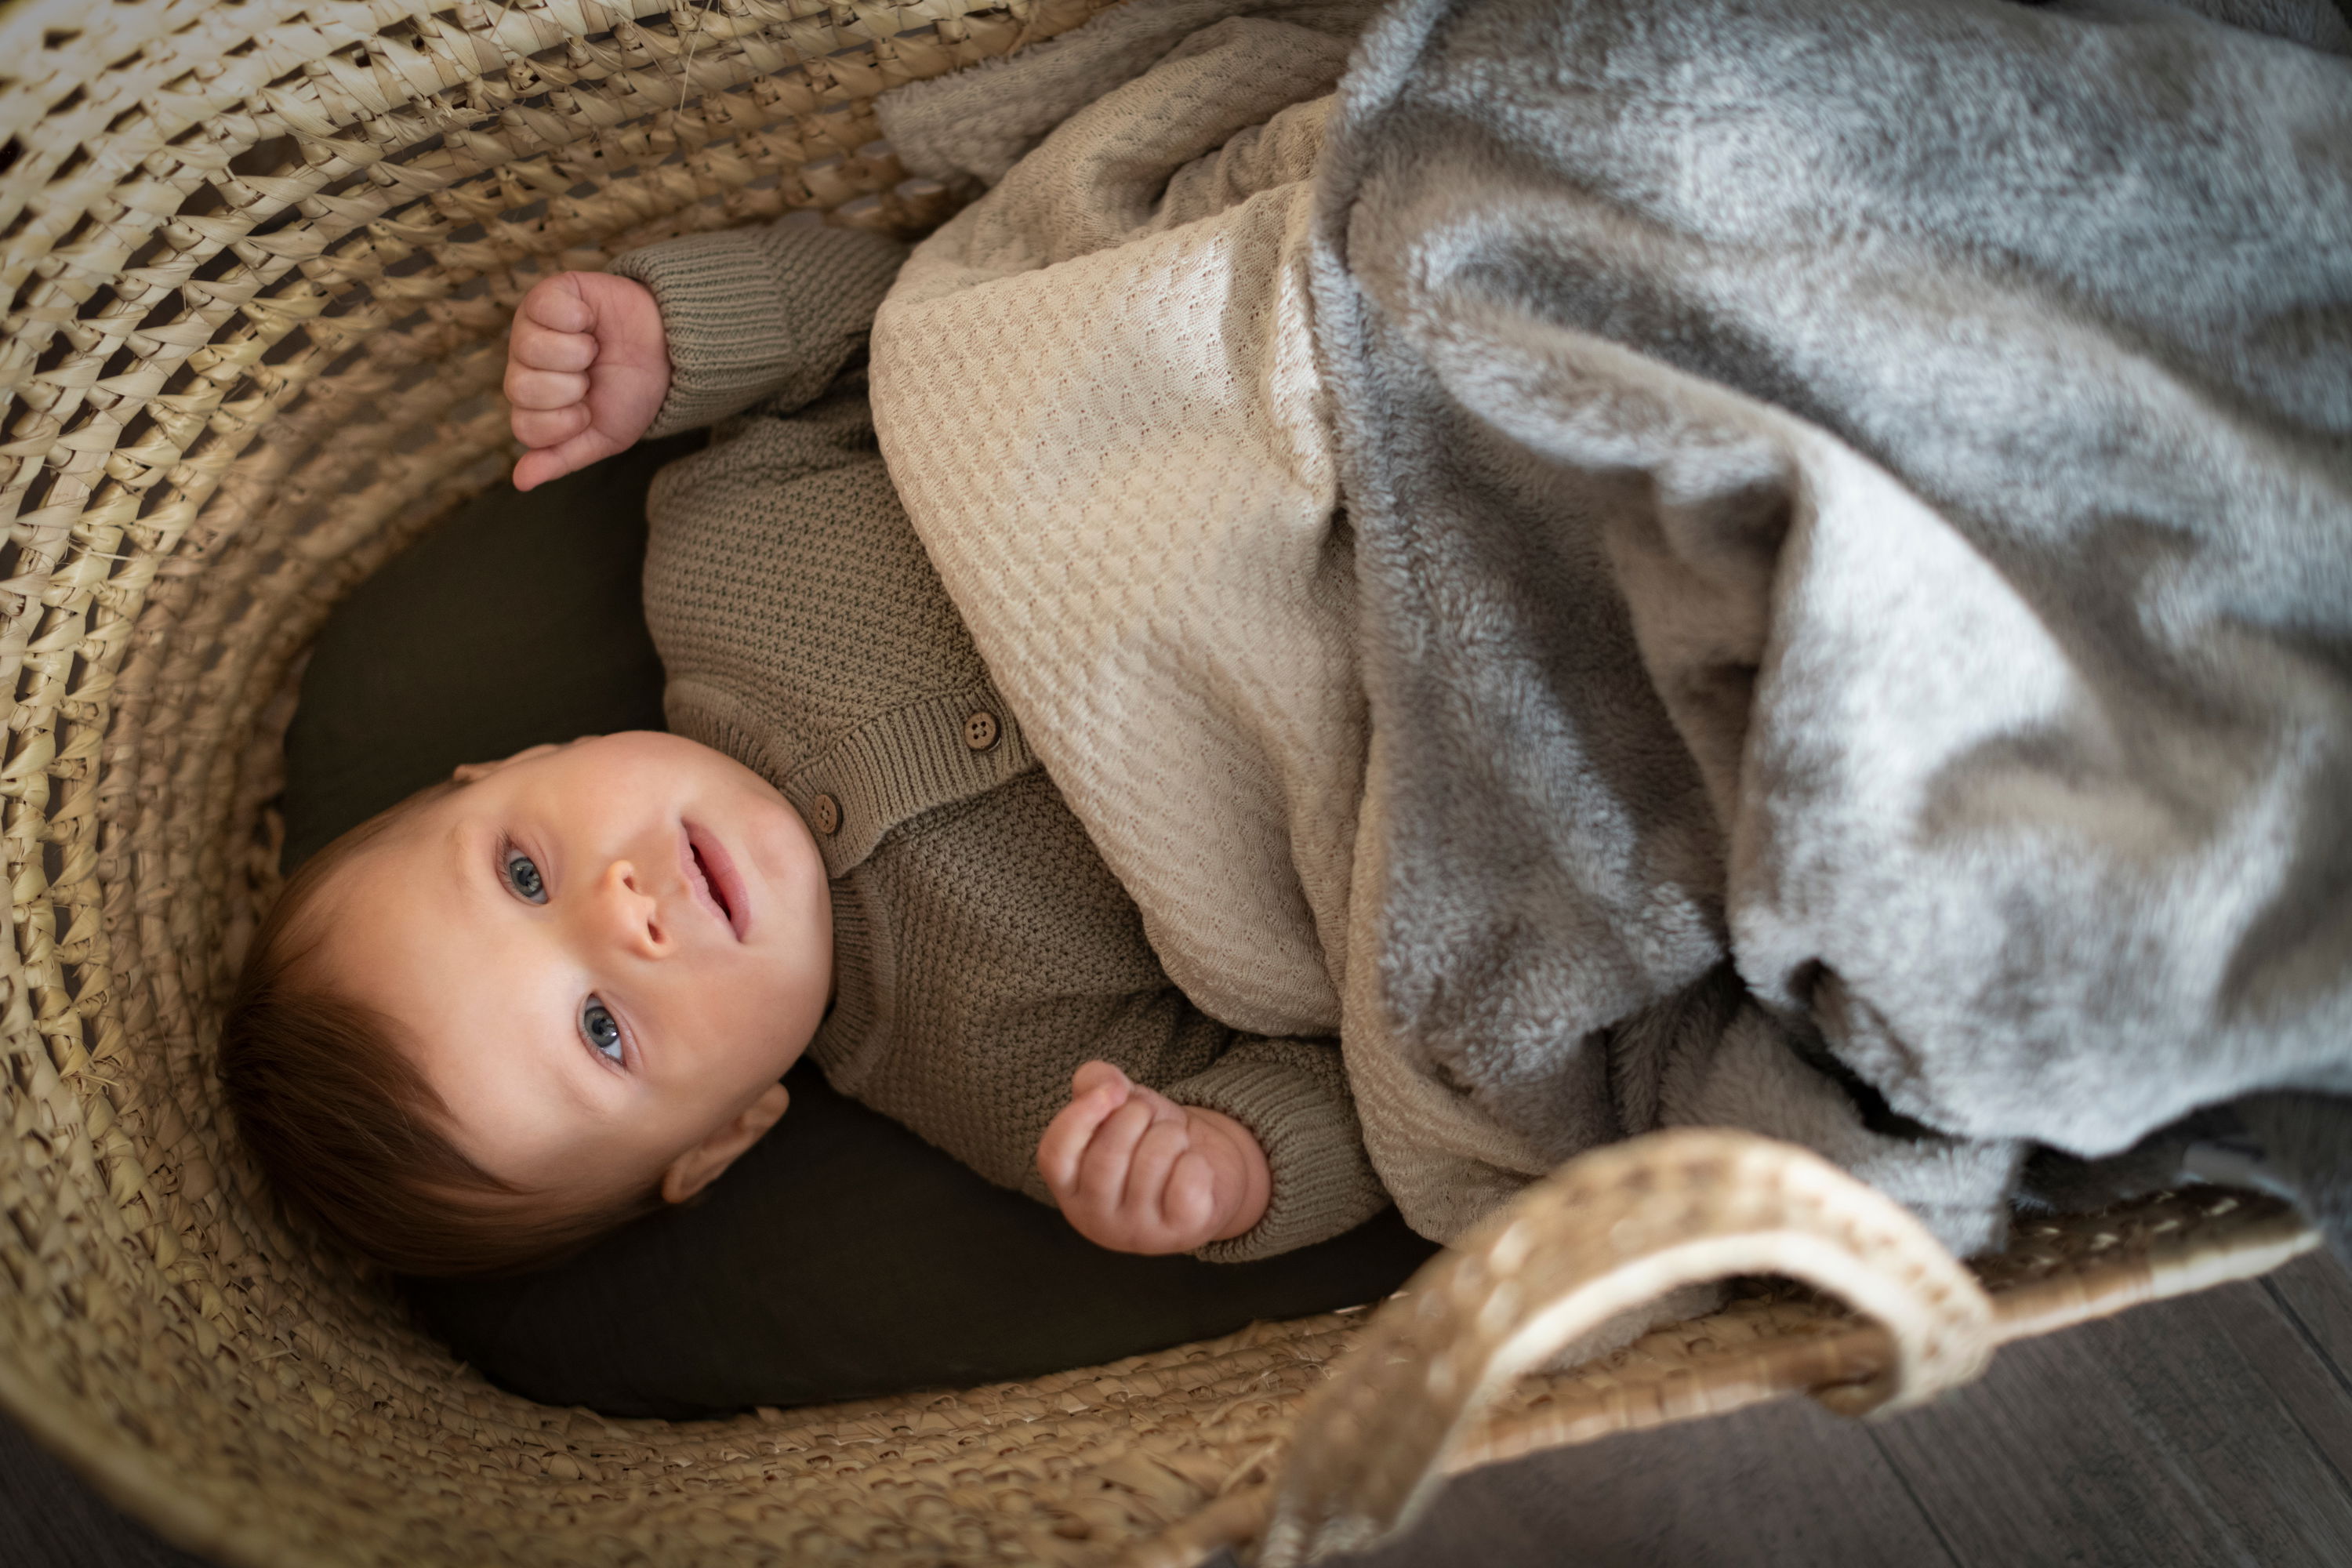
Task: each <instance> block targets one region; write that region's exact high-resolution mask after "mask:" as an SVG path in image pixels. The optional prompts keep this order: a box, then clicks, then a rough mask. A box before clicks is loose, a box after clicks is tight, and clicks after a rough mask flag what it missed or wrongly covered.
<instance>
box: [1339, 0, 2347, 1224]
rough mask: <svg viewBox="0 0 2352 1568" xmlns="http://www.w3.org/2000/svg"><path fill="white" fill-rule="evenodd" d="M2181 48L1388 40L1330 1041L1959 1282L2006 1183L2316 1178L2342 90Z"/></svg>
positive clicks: (2331, 932)
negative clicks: (1347, 919) (1686, 1137)
mask: <svg viewBox="0 0 2352 1568" xmlns="http://www.w3.org/2000/svg"><path fill="white" fill-rule="evenodd" d="M2202 9H2203V10H2204V11H2205V12H2206V13H2207V14H2206V15H2199V14H2196V13H2193V12H2191V11H2190V10H2188V9H2185V8H2175V7H2170V6H2165V5H2152V4H2136V3H2129V0H2109V3H2105V4H2065V5H2046V6H2039V7H2033V6H2027V5H2011V4H2003V3H1998V0H1919V3H1910V4H1906V3H1902V0H1610V3H1607V4H1598V3H1580V0H1407V3H1405V4H1403V5H1399V6H1397V7H1395V8H1392V9H1391V10H1390V11H1389V12H1388V13H1386V14H1385V15H1384V16H1382V17H1381V19H1380V20H1379V21H1378V22H1377V23H1375V24H1374V26H1373V27H1372V28H1371V30H1370V33H1369V34H1368V35H1367V37H1366V38H1365V40H1364V42H1363V44H1362V45H1361V47H1360V52H1359V54H1358V56H1357V58H1356V60H1355V62H1354V64H1353V66H1352V67H1351V69H1350V71H1349V75H1348V76H1347V78H1346V79H1344V80H1343V82H1342V84H1341V88H1340V96H1339V105H1338V108H1337V110H1336V112H1335V115H1334V118H1333V120H1332V121H1331V124H1330V127H1329V129H1328V141H1327V143H1326V153H1325V160H1326V161H1325V164H1324V167H1323V169H1322V172H1321V179H1322V185H1321V188H1320V190H1319V193H1318V202H1319V207H1318V230H1317V233H1316V237H1315V246H1316V249H1315V254H1314V267H1315V274H1314V276H1315V306H1316V310H1317V329H1316V330H1317V339H1318V346H1319V347H1320V349H1321V350H1322V352H1323V353H1324V355H1325V359H1326V364H1325V370H1326V374H1327V375H1328V379H1329V383H1330V385H1331V388H1332V392H1333V395H1334V396H1335V398H1336V401H1337V405H1338V416H1339V426H1340V435H1341V451H1342V458H1341V482H1342V490H1343V494H1344V496H1345V499H1346V504H1347V506H1348V508H1349V517H1350V521H1351V522H1352V526H1353V529H1354V532H1355V540H1356V549H1357V560H1358V567H1359V573H1360V587H1361V595H1362V596H1361V602H1360V637H1361V646H1362V649H1363V654H1364V669H1365V679H1366V682H1367V686H1368V691H1369V696H1370V707H1371V714H1372V721H1373V723H1372V735H1373V740H1372V752H1371V756H1370V768H1369V773H1368V784H1367V791H1366V805H1365V811H1364V816H1363V820H1362V823H1361V825H1360V838H1359V854H1360V856H1361V857H1363V869H1362V874H1361V875H1360V877H1359V880H1358V883H1357V892H1356V896H1357V899H1358V900H1359V902H1358V909H1357V913H1358V916H1359V920H1358V926H1359V928H1360V929H1366V928H1369V929H1370V930H1371V931H1373V933H1374V934H1373V936H1372V937H1371V938H1370V944H1369V946H1368V948H1367V950H1366V951H1365V952H1362V953H1360V954H1359V955H1358V956H1357V959H1355V960H1351V965H1352V967H1351V976H1350V978H1351V984H1354V983H1356V982H1357V981H1359V980H1360V981H1361V982H1362V984H1363V985H1364V986H1365V987H1367V994H1366V996H1365V997H1364V999H1363V1003H1362V1005H1363V1008H1364V1009H1365V1011H1364V1012H1363V1013H1361V1014H1360V1015H1351V1018H1350V1023H1349V1029H1350V1031H1351V1037H1352V1036H1354V1035H1356V1034H1359V1033H1360V1034H1361V1035H1362V1036H1364V1037H1371V1036H1374V1035H1378V1036H1381V1037H1385V1039H1386V1041H1387V1042H1388V1044H1389V1047H1390V1048H1391V1051H1392V1053H1393V1058H1394V1060H1395V1061H1398V1062H1402V1063H1403V1064H1404V1065H1405V1067H1406V1068H1407V1069H1408V1070H1409V1072H1410V1073H1412V1074H1417V1075H1418V1076H1419V1078H1420V1079H1422V1080H1423V1082H1424V1083H1426V1084H1430V1085H1435V1086H1439V1087H1440V1088H1441V1089H1443V1090H1444V1092H1449V1093H1452V1094H1455V1095H1458V1096H1461V1097H1465V1098H1466V1100H1467V1101H1469V1102H1470V1103H1472V1104H1474V1105H1475V1107H1476V1108H1477V1109H1478V1110H1479V1111H1480V1113H1481V1114H1483V1115H1484V1116H1486V1117H1487V1118H1489V1119H1491V1121H1493V1122H1494V1123H1495V1124H1496V1126H1498V1127H1499V1128H1501V1129H1503V1130H1505V1131H1507V1132H1508V1134H1509V1135H1510V1136H1511V1137H1513V1138H1516V1139H1517V1140H1518V1141H1520V1142H1522V1143H1523V1144H1524V1145H1525V1146H1526V1147H1528V1148H1531V1149H1533V1150H1534V1151H1536V1152H1538V1153H1539V1154H1540V1155H1541V1156H1542V1157H1543V1158H1546V1159H1559V1158H1564V1157H1567V1156H1569V1155H1571V1154H1573V1153H1575V1152H1579V1151H1580V1150H1581V1149H1582V1148H1584V1147H1587V1146H1589V1145H1590V1144H1591V1143H1594V1142H1599V1141H1601V1140H1604V1139H1607V1138H1612V1137H1615V1136H1619V1135H1621V1134H1622V1133H1624V1132H1627V1131H1639V1130H1641V1129H1642V1128H1643V1127H1645V1126H1649V1125H1654V1124H1656V1123H1657V1122H1658V1121H1692V1120H1698V1121H1731V1122H1734V1123H1738V1124H1746V1125H1756V1124H1757V1123H1758V1121H1759V1115H1760V1116H1761V1118H1762V1120H1763V1121H1765V1122H1766V1123H1768V1125H1766V1127H1765V1130H1767V1131H1775V1130H1778V1131H1789V1132H1793V1133H1794V1134H1795V1135H1797V1136H1800V1137H1803V1138H1804V1139H1805V1140H1806V1141H1808V1142H1814V1143H1816V1144H1817V1145H1826V1146H1829V1147H1831V1148H1832V1152H1838V1153H1840V1154H1841V1157H1843V1158H1846V1159H1847V1161H1848V1163H1850V1164H1853V1165H1856V1166H1857V1167H1858V1168H1861V1169H1863V1170H1864V1173H1865V1174H1871V1175H1873V1176H1874V1178H1875V1179H1882V1180H1883V1181H1885V1184H1888V1185H1889V1186H1890V1188H1891V1189H1892V1190H1895V1191H1896V1193H1897V1194H1898V1195H1901V1196H1906V1197H1907V1198H1908V1199H1909V1200H1910V1201H1913V1202H1914V1203H1916V1204H1918V1205H1921V1206H1922V1208H1923V1210H1924V1211H1926V1212H1927V1213H1928V1215H1929V1217H1930V1218H1931V1219H1932V1220H1936V1221H1937V1223H1938V1228H1939V1229H1940V1230H1942V1231H1943V1233H1944V1234H1945V1236H1946V1237H1947V1239H1948V1240H1952V1241H1954V1242H1956V1243H1958V1244H1959V1245H1961V1246H1963V1247H1969V1246H1979V1245H1985V1244H1989V1243H1991V1242H1994V1241H1997V1240H1998V1239H1999V1226H2000V1220H1999V1209H1998V1199H1999V1198H2000V1194H2002V1192H2003V1191H2004V1190H2005V1189H2006V1187H2007V1184H2009V1182H2010V1181H2011V1178H2012V1176H2013V1174H2014V1172H2015V1168H2016V1166H2015V1151H2016V1150H2017V1148H2019V1147H2020V1146H2021V1141H2032V1142H2038V1143H2041V1144H2045V1145H2049V1146H2051V1147H2053V1148H2054V1149H2057V1150H2061V1151H2065V1152H2070V1153H2072V1154H2074V1155H2077V1156H2084V1157H2099V1156H2107V1155H2111V1154H2115V1153H2116V1152H2119V1151H2123V1150H2126V1149H2127V1148H2129V1147H2130V1146H2132V1145H2133V1144H2134V1143H2135V1142H2138V1141H2140V1140H2142V1139H2143V1138H2144V1137H2146V1136H2147V1135H2148V1134H2149V1133H2151V1131H2155V1130H2158V1129H2160V1128H2163V1127H2165V1126H2166V1125H2167V1124H2168V1123H2172V1122H2174V1121H2177V1120H2178V1119H2180V1118H2182V1117H2184V1116H2185V1115H2187V1114H2188V1113H2189V1112H2191V1111H2194V1110H2198V1109H2199V1108H2200V1107H2209V1106H2213V1105H2217V1104H2221V1103H2224V1102H2229V1101H2232V1100H2238V1099H2239V1098H2240V1097H2242V1096H2249V1095H2251V1094H2252V1093H2253V1092H2254V1091H2262V1090H2278V1091H2296V1092H2290V1093H2287V1094H2285V1095H2284V1096H2280V1095H2272V1096H2269V1097H2267V1098H2266V1099H2263V1100H2258V1101H2250V1102H2249V1103H2250V1104H2252V1105H2254V1106H2256V1107H2257V1108H2258V1114H2256V1115H2254V1116H2252V1117H2250V1118H2249V1122H2250V1124H2259V1123H2260V1122H2261V1121H2262V1118H2263V1116H2264V1115H2268V1116H2270V1117H2271V1119H2272V1120H2273V1121H2275V1120H2276V1113H2275V1108H2276V1107H2277V1106H2278V1104H2279V1103H2280V1102H2281V1101H2282V1100H2284V1101H2285V1102H2286V1103H2287V1104H2289V1105H2291V1106H2294V1107H2297V1108H2299V1109H2297V1110H2295V1111H2294V1117H2295V1118H2296V1119H2297V1120H2296V1121H2295V1125H2296V1127H2297V1128H2299V1129H2300V1131H2296V1132H2295V1133H2294V1138H2295V1139H2299V1140H2300V1142H2298V1143H2296V1145H2295V1146H2296V1147H2298V1148H2300V1149H2302V1150H2303V1151H2304V1152H2303V1154H2302V1156H2301V1158H2302V1159H2303V1161H2304V1163H2305V1167H2306V1168H2312V1169H2316V1168H2318V1167H2322V1166H2325V1165H2326V1163H2327V1161H2326V1153H2327V1145H2328V1142H2329V1140H2330V1139H2331V1138H2340V1137H2341V1133H2342V1130H2343V1129H2344V1128H2345V1126H2346V1122H2345V1121H2344V1120H2343V1119H2342V1118H2341V1115H2340V1111H2341V1106H2342V1102H2341V1101H2340V1100H2335V1099H2333V1098H2328V1097H2334V1096H2343V1095H2347V1094H2352V65H2347V60H2346V58H2344V57H2343V54H2342V53H2341V52H2340V51H2341V50H2342V48H2343V47H2344V43H2345V30H2344V28H2343V26H2342V24H2341V23H2340V22H2339V21H2338V20H2337V18H2336V17H2335V16H2333V15H2332V14H2330V13H2328V12H2327V11H2326V9H2325V7H2324V6H2318V5H2312V6H2294V5H2282V4H2271V5H2236V6H2231V5H2208V6H2205V7H2203V8H2202ZM2223 17H2235V18H2236V19H2237V20H2239V21H2241V22H2243V23H2246V24H2248V25H2246V26H2235V25H2231V24H2230V23H2229V22H2227V21H2225V20H2222V19H2220V18H2223ZM2256 26H2266V27H2268V28H2269V31H2268V32H2267V33H2266V32H2262V31H2256V30H2254V27H2256ZM1366 899H1370V900H1377V903H1378V909H1379V915H1378V918H1377V920H1375V921H1369V922H1368V921H1365V920H1364V919H1363V918H1362V917H1363V915H1364V912H1365V911H1364V903H1363V900H1366ZM1350 1059H1351V1067H1352V1066H1353V1064H1354V1061H1355V1058H1354V1057H1353V1056H1352V1055H1351V1058H1350ZM1801 1061H1811V1063H1813V1064H1814V1065H1815V1066H1816V1067H1818V1068H1820V1069H1821V1070H1822V1074H1825V1075H1826V1076H1822V1077H1819V1078H1818V1079H1817V1081H1818V1082H1821V1083H1827V1082H1828V1081H1829V1079H1832V1078H1837V1079H1844V1080H1846V1083H1847V1087H1848V1089H1851V1090H1852V1097H1851V1099H1848V1097H1846V1096H1843V1095H1841V1096H1839V1097H1837V1100H1838V1103H1837V1104H1835V1105H1833V1104H1832V1102H1831V1101H1829V1100H1822V1099H1819V1098H1818V1097H1814V1098H1809V1097H1808V1094H1809V1091H1807V1090H1805V1089H1803V1088H1802V1085H1801V1083H1800V1081H1799V1079H1796V1078H1792V1077H1791V1076H1790V1075H1791V1074H1792V1073H1796V1072H1799V1071H1800V1070H1803V1071H1810V1070H1811V1069H1800V1068H1799V1067H1798V1065H1797V1064H1799V1063H1800V1062H1801ZM1359 1093H1360V1097H1361V1096H1362V1094H1363V1089H1362V1086H1361V1084H1360V1086H1359ZM1374 1098H1375V1100H1377V1098H1378V1097H1374ZM1882 1102H1883V1103H1882ZM1398 1103H1399V1104H1400V1105H1402V1100H1400V1101H1398ZM1852 1103H1859V1104H1862V1105H1864V1106H1869V1107H1872V1108H1873V1110H1874V1112H1876V1114H1874V1116H1873V1117H1872V1118H1871V1121H1872V1125H1871V1126H1870V1127H1869V1128H1865V1127H1864V1126H1863V1125H1862V1123H1861V1121H1858V1120H1856V1119H1854V1118H1853V1116H1852V1115H1850V1114H1847V1113H1845V1112H1843V1111H1842V1110H1840V1109H1839V1106H1840V1105H1847V1104H1852ZM2265 1106H2266V1107H2270V1108H2273V1109H2272V1110H2267V1111H2263V1110H2259V1108H2261V1107H2265ZM1384 1114H1385V1112H1383V1110H1381V1105H1380V1104H1378V1103H1367V1104H1366V1107H1365V1121H1366V1132H1367V1138H1368V1141H1370V1143H1371V1145H1372V1148H1373V1152H1374V1155H1375V1161H1376V1163H1381V1169H1382V1173H1383V1175H1384V1176H1386V1175H1388V1174H1389V1173H1390V1163H1388V1162H1383V1160H1382V1144H1381V1140H1382V1137H1383V1133H1382V1131H1381V1127H1380V1125H1379V1124H1380V1122H1381V1118H1382V1116H1383V1115H1384ZM1775 1118H1777V1119H1779V1120H1780V1121H1782V1122H1784V1123H1786V1124H1787V1125H1786V1126H1784V1127H1780V1128H1775V1127H1773V1126H1771V1125H1769V1123H1770V1122H1771V1121H1773V1120H1774V1119H1775ZM1906 1120H1907V1121H1908V1122H1910V1123H1916V1124H1917V1125H1911V1126H1906V1124H1905V1123H1906ZM1923 1129H1924V1130H1927V1131H1923ZM1930 1134H1932V1135H1930ZM2338 1147H2339V1149H2340V1147H2341V1145H2340V1143H2339V1144H2338ZM1393 1158H1394V1151H1393V1150H1391V1160H1393ZM2315 1161H2316V1164H2315ZM1475 1163H1476V1162H1475V1158H1474V1157H1471V1156H1467V1155H1465V1158H1464V1160H1463V1162H1462V1163H1461V1169H1460V1170H1459V1171H1457V1172H1456V1173H1455V1176H1454V1180H1455V1181H1456V1182H1457V1184H1459V1185H1460V1187H1461V1188H1462V1190H1471V1189H1475V1187H1477V1185H1478V1183H1479V1180H1480V1176H1479V1173H1478V1172H1477V1171H1476V1170H1475V1169H1474V1168H1473V1167H1474V1166H1475ZM1432 1181H1433V1186H1432V1187H1431V1190H1430V1192H1429V1193H1427V1194H1423V1198H1422V1200H1421V1201H1423V1202H1425V1203H1429V1202H1443V1201H1444V1199H1443V1189H1444V1179H1442V1178H1432ZM2333 1190H2335V1191H2336V1193H2337V1194H2338V1195H2339V1200H2340V1194H2341V1190H2342V1182H2341V1180H2340V1177H2339V1178H2338V1179H2337V1180H2336V1187H2335V1189H2333ZM1400 1198H1401V1201H1405V1202H1407V1205H1408V1206H1407V1215H1408V1217H1412V1206H1411V1201H1412V1200H1409V1199H1407V1198H1406V1195H1405V1194H1402V1193H1401V1194H1400ZM1972 1213H1973V1214H1974V1215H1975V1217H1973V1218H1972V1217H1971V1214H1972Z"/></svg>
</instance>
